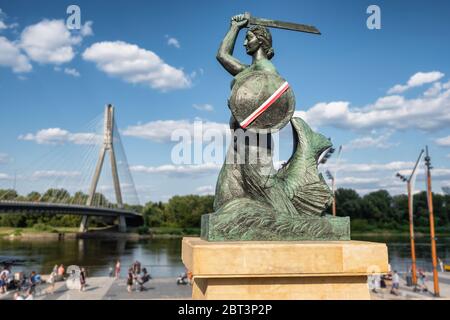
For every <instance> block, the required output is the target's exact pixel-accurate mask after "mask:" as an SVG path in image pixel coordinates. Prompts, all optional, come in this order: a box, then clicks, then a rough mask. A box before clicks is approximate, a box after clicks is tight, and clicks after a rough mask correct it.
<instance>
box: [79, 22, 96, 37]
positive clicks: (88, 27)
mask: <svg viewBox="0 0 450 320" xmlns="http://www.w3.org/2000/svg"><path fill="white" fill-rule="evenodd" d="M92 24H93V22H92V21H86V22H85V24H84V25H83V26H82V27H81V35H82V36H83V37H88V36H92V35H94V32H93V31H92Z"/></svg>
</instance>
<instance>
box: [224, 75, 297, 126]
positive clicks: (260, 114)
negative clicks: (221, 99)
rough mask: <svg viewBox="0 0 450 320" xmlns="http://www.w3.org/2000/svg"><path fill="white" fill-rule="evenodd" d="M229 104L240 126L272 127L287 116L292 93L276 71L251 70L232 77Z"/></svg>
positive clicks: (282, 123)
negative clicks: (233, 78)
mask: <svg viewBox="0 0 450 320" xmlns="http://www.w3.org/2000/svg"><path fill="white" fill-rule="evenodd" d="M229 107H230V109H231V113H232V114H233V116H234V118H235V119H236V120H237V122H238V123H239V124H240V126H241V128H244V129H248V130H251V131H254V132H258V131H261V130H271V131H276V130H280V129H281V128H283V127H284V126H285V125H286V124H287V123H288V122H289V121H290V120H291V118H292V116H293V114H294V111H295V97H294V93H293V91H292V89H291V88H290V87H289V84H288V83H287V82H286V80H284V79H283V78H282V77H280V76H279V75H278V74H276V73H270V72H264V71H254V72H250V73H248V74H245V75H243V76H242V77H240V78H237V79H236V82H235V84H234V86H233V89H232V90H231V97H230V99H229Z"/></svg>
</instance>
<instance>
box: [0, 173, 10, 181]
mask: <svg viewBox="0 0 450 320" xmlns="http://www.w3.org/2000/svg"><path fill="white" fill-rule="evenodd" d="M11 179H12V177H11V176H10V175H8V174H6V173H1V172H0V180H11Z"/></svg>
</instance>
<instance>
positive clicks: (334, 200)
mask: <svg viewBox="0 0 450 320" xmlns="http://www.w3.org/2000/svg"><path fill="white" fill-rule="evenodd" d="M331 186H332V190H333V216H334V217H335V216H336V193H335V191H334V177H333V180H332V181H331Z"/></svg>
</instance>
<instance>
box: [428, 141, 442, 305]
mask: <svg viewBox="0 0 450 320" xmlns="http://www.w3.org/2000/svg"><path fill="white" fill-rule="evenodd" d="M426 149H427V155H426V157H425V164H426V166H427V195H428V197H427V198H428V210H429V212H430V237H431V258H432V263H433V282H434V296H435V297H439V278H438V271H437V254H436V236H435V233H434V212H433V198H432V193H431V168H432V167H431V162H430V160H431V158H430V156H429V154H428V146H427V147H426Z"/></svg>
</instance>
